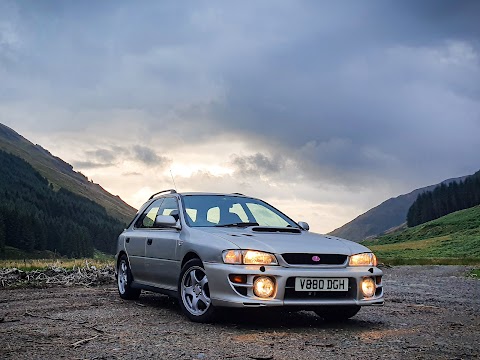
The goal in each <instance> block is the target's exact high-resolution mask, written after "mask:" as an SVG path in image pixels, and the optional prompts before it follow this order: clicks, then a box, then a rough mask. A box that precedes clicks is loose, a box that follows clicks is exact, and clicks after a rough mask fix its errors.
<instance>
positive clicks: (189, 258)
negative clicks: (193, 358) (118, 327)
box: [116, 190, 384, 322]
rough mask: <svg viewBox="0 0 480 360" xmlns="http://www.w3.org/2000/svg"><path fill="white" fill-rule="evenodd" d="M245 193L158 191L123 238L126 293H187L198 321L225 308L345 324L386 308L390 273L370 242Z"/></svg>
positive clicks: (185, 300) (120, 252) (121, 273)
mask: <svg viewBox="0 0 480 360" xmlns="http://www.w3.org/2000/svg"><path fill="white" fill-rule="evenodd" d="M308 230H309V227H308V224H307V223H304V222H298V223H296V222H295V221H293V220H292V219H290V218H289V217H288V216H286V215H285V214H283V213H281V212H280V211H278V210H277V209H275V208H274V207H272V206H271V205H269V204H267V203H266V202H264V201H262V200H259V199H255V198H251V197H248V196H244V195H242V194H237V193H235V194H210V193H177V192H176V191H175V190H166V191H162V192H159V193H156V194H154V195H152V196H151V197H150V199H149V200H148V201H147V202H146V203H145V204H144V205H143V206H142V207H141V208H140V210H139V211H138V213H137V215H136V216H135V218H134V219H133V221H132V222H131V223H130V225H129V226H128V227H127V229H125V231H124V232H123V233H122V234H121V235H120V236H119V238H118V244H117V254H116V274H117V284H118V291H119V293H120V296H121V297H122V298H123V299H137V298H138V297H139V296H140V292H141V290H142V289H145V290H151V291H155V292H160V293H163V294H167V295H170V296H174V297H176V298H178V299H179V303H180V306H181V309H182V311H183V313H184V314H185V315H186V316H187V317H188V318H189V319H190V320H192V321H197V322H207V321H212V319H213V318H214V315H215V310H216V309H218V308H219V307H241V308H259V307H279V306H283V307H286V308H288V309H291V310H297V309H298V310H300V309H303V310H312V311H314V312H315V313H317V314H318V315H319V316H321V317H322V318H324V319H326V320H345V319H348V318H350V317H352V316H354V315H355V314H356V313H357V312H358V311H359V310H360V307H361V306H367V305H383V302H384V299H383V284H382V271H381V270H380V269H378V268H377V267H376V265H377V260H376V257H375V255H374V254H373V253H372V252H371V251H370V250H369V249H368V248H366V247H364V246H362V245H360V244H357V243H354V242H351V241H348V240H344V239H340V238H336V237H333V236H326V235H319V234H314V233H311V232H309V231H308Z"/></svg>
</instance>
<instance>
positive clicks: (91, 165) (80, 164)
mask: <svg viewBox="0 0 480 360" xmlns="http://www.w3.org/2000/svg"><path fill="white" fill-rule="evenodd" d="M72 165H73V167H74V168H75V169H76V170H86V169H98V168H106V167H110V166H112V164H111V163H97V162H93V161H74V162H73V163H72Z"/></svg>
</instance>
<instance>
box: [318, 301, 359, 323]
mask: <svg viewBox="0 0 480 360" xmlns="http://www.w3.org/2000/svg"><path fill="white" fill-rule="evenodd" d="M314 311H315V313H316V314H317V315H318V316H320V317H321V318H323V319H324V320H326V321H330V322H341V321H346V320H348V319H350V318H351V317H354V316H355V315H356V314H357V313H358V312H359V311H360V306H358V305H349V306H322V307H319V308H317V309H315V310H314Z"/></svg>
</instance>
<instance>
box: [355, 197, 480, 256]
mask: <svg viewBox="0 0 480 360" xmlns="http://www.w3.org/2000/svg"><path fill="white" fill-rule="evenodd" d="M362 244H363V245H366V246H368V247H369V248H370V249H371V250H372V251H374V252H375V254H377V256H378V257H379V259H380V261H384V262H387V263H388V262H394V263H436V262H438V263H467V264H468V263H480V206H475V207H473V208H470V209H465V210H460V211H457V212H454V213H451V214H448V215H446V216H443V217H441V218H439V219H436V220H432V221H429V222H427V223H424V224H421V225H418V226H415V227H412V228H408V229H406V230H403V231H400V232H395V233H392V234H389V235H385V236H381V237H379V238H376V239H372V240H365V241H363V242H362Z"/></svg>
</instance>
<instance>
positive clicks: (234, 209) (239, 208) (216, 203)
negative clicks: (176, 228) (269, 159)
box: [182, 195, 298, 228]
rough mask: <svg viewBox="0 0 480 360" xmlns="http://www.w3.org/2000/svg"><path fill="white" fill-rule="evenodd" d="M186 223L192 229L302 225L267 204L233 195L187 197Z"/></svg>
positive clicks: (184, 203)
mask: <svg viewBox="0 0 480 360" xmlns="http://www.w3.org/2000/svg"><path fill="white" fill-rule="evenodd" d="M182 199H183V209H184V213H185V220H186V222H187V224H188V225H189V226H192V227H215V226H218V227H228V226H238V227H246V226H276V227H295V228H298V225H297V224H296V223H295V222H294V221H293V220H291V219H290V218H288V217H287V216H286V215H285V214H282V213H281V212H280V211H278V210H277V209H275V208H274V207H272V206H270V205H268V204H267V203H265V202H263V201H261V200H257V199H252V198H247V197H242V196H233V195H184V196H182Z"/></svg>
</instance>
